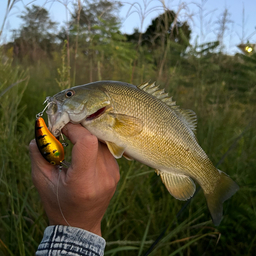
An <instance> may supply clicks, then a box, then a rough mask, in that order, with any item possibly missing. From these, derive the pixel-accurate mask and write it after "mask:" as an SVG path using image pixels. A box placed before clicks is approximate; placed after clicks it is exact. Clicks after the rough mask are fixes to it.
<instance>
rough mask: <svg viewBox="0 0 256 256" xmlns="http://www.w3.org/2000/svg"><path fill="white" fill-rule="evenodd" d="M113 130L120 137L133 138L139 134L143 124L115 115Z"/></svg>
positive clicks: (125, 116)
mask: <svg viewBox="0 0 256 256" xmlns="http://www.w3.org/2000/svg"><path fill="white" fill-rule="evenodd" d="M114 117H115V123H114V125H113V129H114V130H115V131H116V132H117V133H119V134H120V135H122V136H134V135H137V134H140V133H141V131H142V129H143V123H142V121H141V120H140V119H138V118H136V117H132V116H128V115H123V114H115V115H114Z"/></svg>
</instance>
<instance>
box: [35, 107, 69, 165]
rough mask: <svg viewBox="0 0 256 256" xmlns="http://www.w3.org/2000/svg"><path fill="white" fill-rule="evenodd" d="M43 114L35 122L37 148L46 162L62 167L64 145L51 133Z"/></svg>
mask: <svg viewBox="0 0 256 256" xmlns="http://www.w3.org/2000/svg"><path fill="white" fill-rule="evenodd" d="M41 114H42V112H41V113H40V114H38V115H37V118H36V122H35V138H36V144H37V147H38V149H39V151H40V153H41V154H42V156H43V157H44V159H45V160H47V161H48V162H49V163H51V164H53V165H61V163H62V162H63V160H64V148H63V145H62V144H61V143H60V141H59V140H58V139H57V138H55V137H54V136H53V134H52V133H51V132H50V131H49V129H48V128H47V126H46V124H45V122H44V119H43V118H42V117H41Z"/></svg>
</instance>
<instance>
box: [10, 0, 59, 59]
mask: <svg viewBox="0 0 256 256" xmlns="http://www.w3.org/2000/svg"><path fill="white" fill-rule="evenodd" d="M20 18H21V19H22V21H23V24H22V25H21V28H20V29H19V30H18V31H14V34H13V36H14V54H15V55H16V56H17V55H18V57H19V58H20V59H22V58H23V57H24V56H26V55H28V56H29V58H30V60H31V61H35V60H36V59H38V57H39V56H40V55H45V54H48V55H50V53H51V51H52V50H53V45H54V42H55V35H54V33H53V32H54V29H55V27H56V23H55V22H53V21H51V19H50V17H49V13H48V11H47V10H46V9H44V8H42V7H40V6H36V5H32V7H31V8H29V7H26V10H25V11H23V12H22V15H20Z"/></svg>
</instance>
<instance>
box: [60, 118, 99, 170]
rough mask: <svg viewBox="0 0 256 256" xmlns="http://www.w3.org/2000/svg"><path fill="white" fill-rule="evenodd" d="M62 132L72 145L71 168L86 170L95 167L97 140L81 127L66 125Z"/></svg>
mask: <svg viewBox="0 0 256 256" xmlns="http://www.w3.org/2000/svg"><path fill="white" fill-rule="evenodd" d="M62 132H63V133H64V135H65V136H67V137H68V139H69V140H70V141H71V143H72V144H74V147H73V150H72V163H71V166H72V168H75V167H78V168H77V169H78V170H81V169H87V168H88V167H90V166H94V165H96V161H97V155H98V139H97V137H96V136H94V135H93V134H91V133H90V132H89V131H88V130H86V129H85V128H84V127H83V126H81V125H78V124H72V123H68V124H67V125H66V126H65V127H64V128H63V129H62Z"/></svg>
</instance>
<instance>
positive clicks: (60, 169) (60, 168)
mask: <svg viewBox="0 0 256 256" xmlns="http://www.w3.org/2000/svg"><path fill="white" fill-rule="evenodd" d="M61 171H62V166H60V167H59V174H58V181H57V201H58V206H59V209H60V213H61V215H62V217H63V219H64V220H65V221H66V223H67V224H68V226H69V227H70V224H69V223H68V221H67V219H66V218H65V216H64V214H63V212H62V209H61V206H60V199H59V183H60V173H61Z"/></svg>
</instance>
